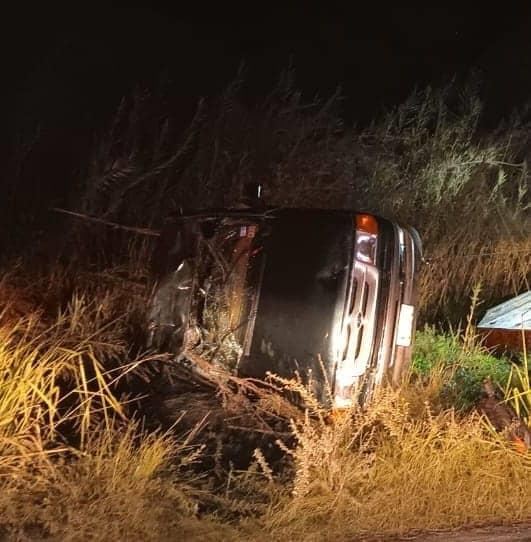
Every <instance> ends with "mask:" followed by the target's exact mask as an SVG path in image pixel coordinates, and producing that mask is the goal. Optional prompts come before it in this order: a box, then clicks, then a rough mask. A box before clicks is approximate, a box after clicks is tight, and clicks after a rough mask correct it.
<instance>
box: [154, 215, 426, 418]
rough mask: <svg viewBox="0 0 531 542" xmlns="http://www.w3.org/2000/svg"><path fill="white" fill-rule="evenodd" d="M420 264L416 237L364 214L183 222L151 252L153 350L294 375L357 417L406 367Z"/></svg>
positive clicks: (247, 371) (254, 372)
mask: <svg viewBox="0 0 531 542" xmlns="http://www.w3.org/2000/svg"><path fill="white" fill-rule="evenodd" d="M420 261H421V244H420V240H419V236H418V234H417V232H416V231H415V230H414V229H412V228H407V227H403V226H400V225H398V224H396V223H394V222H391V221H388V220H386V219H383V218H380V217H376V216H373V215H370V214H365V213H356V212H351V211H344V210H319V209H317V210H316V209H269V210H264V211H253V210H252V209H245V210H233V211H227V210H222V211H208V212H198V213H192V214H188V215H185V216H181V217H178V218H176V219H175V221H174V222H173V223H171V224H169V225H168V226H167V227H166V228H165V230H164V231H163V232H162V234H161V237H160V242H159V245H158V247H157V249H156V251H155V253H154V258H153V267H154V272H155V275H156V278H157V286H156V289H155V291H154V295H153V298H152V301H151V304H150V308H149V332H150V344H151V345H155V346H157V347H158V348H159V349H163V350H166V351H170V352H172V353H175V354H176V359H177V362H179V361H180V362H185V363H186V362H190V360H192V361H191V362H190V365H191V367H192V368H193V367H194V363H193V359H196V358H197V356H202V358H204V359H206V360H207V363H209V364H211V365H212V366H213V367H215V366H216V364H223V365H224V366H225V367H226V368H229V369H230V370H232V371H234V372H236V373H238V374H240V375H243V376H252V377H257V378H263V377H264V376H265V375H266V374H267V373H268V372H271V373H275V374H277V375H279V376H283V377H293V376H294V375H295V374H297V375H299V377H300V378H301V379H302V380H303V381H304V382H309V383H311V386H312V389H313V391H314V392H315V393H316V395H317V397H318V398H319V399H320V400H321V401H322V402H324V403H325V404H328V405H330V406H332V407H334V408H343V407H348V406H350V405H351V404H352V403H353V402H354V401H356V400H358V401H359V400H361V401H363V400H366V399H367V398H368V397H369V396H370V394H371V392H372V390H373V389H374V387H375V386H378V385H380V384H382V383H384V382H389V383H391V384H397V383H398V382H399V380H400V377H401V375H402V373H403V371H404V370H405V369H406V368H407V366H408V364H409V360H410V358H411V343H412V336H413V331H414V326H415V316H416V278H417V274H418V270H419V264H420ZM227 344H228V345H229V347H228V348H227ZM192 353H193V355H191V354H192ZM220 359H222V361H220Z"/></svg>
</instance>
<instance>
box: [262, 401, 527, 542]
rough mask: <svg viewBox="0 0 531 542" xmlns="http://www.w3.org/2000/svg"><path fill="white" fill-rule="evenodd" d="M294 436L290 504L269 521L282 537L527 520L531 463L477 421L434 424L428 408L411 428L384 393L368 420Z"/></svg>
mask: <svg viewBox="0 0 531 542" xmlns="http://www.w3.org/2000/svg"><path fill="white" fill-rule="evenodd" d="M294 430H295V432H296V435H297V439H298V446H297V448H296V449H295V451H294V461H295V467H296V474H295V478H294V481H293V491H292V496H291V497H290V498H289V499H287V500H286V501H284V503H282V504H280V505H279V506H277V507H276V508H274V509H273V510H272V511H271V512H270V513H269V515H268V516H267V517H266V518H265V519H264V522H265V523H264V524H265V526H266V529H267V530H268V531H269V530H270V531H271V532H272V533H273V534H274V536H275V537H279V538H280V537H286V538H289V539H291V540H334V539H340V540H343V539H346V538H348V536H354V535H360V534H375V533H387V534H390V533H393V534H397V533H404V532H408V531H412V530H429V529H441V528H442V529H445V528H453V527H457V526H461V525H470V524H476V523H489V522H492V523H497V522H499V523H501V522H504V521H509V522H511V521H518V520H523V519H527V518H528V517H529V514H528V510H529V506H530V505H531V501H530V497H529V493H528V491H527V487H528V484H529V482H530V479H531V462H530V460H529V458H528V457H527V456H521V455H519V454H517V453H516V452H514V451H512V450H511V449H510V448H509V447H508V446H505V445H504V444H503V443H501V442H497V441H496V440H493V439H492V437H491V436H490V435H489V433H488V431H487V430H486V429H485V425H484V423H483V422H482V421H481V420H480V418H479V417H478V416H477V415H470V416H467V417H465V418H459V417H456V415H455V414H454V412H453V411H446V412H442V413H440V414H438V415H433V414H431V412H430V409H429V406H428V405H426V408H425V411H424V415H423V416H422V417H420V418H419V417H415V418H413V417H411V415H410V412H409V407H408V404H407V402H405V401H404V400H403V399H402V398H401V396H400V395H399V394H397V393H396V392H390V391H385V392H383V393H382V394H381V395H380V396H379V397H378V398H377V399H376V401H375V403H374V404H373V406H372V407H371V408H370V409H369V410H368V411H367V412H365V413H361V412H354V413H352V417H345V418H344V419H342V420H340V421H338V422H337V423H336V424H334V425H324V424H317V426H316V425H315V424H311V423H309V422H306V423H305V424H303V425H301V426H299V427H296V428H295V429H294ZM323 533H326V534H325V535H324V534H323Z"/></svg>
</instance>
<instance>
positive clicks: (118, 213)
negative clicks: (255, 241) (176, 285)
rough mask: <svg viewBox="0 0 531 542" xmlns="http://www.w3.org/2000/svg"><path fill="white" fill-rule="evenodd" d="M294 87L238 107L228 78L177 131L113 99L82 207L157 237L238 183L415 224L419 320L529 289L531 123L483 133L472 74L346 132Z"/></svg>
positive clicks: (297, 201) (289, 79) (136, 103)
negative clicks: (474, 298)
mask: <svg viewBox="0 0 531 542" xmlns="http://www.w3.org/2000/svg"><path fill="white" fill-rule="evenodd" d="M294 80H295V79H294V73H293V71H291V70H287V71H285V72H284V73H283V74H282V76H281V78H280V80H279V83H278V85H277V86H276V88H274V89H273V91H272V92H271V93H270V95H269V96H268V97H267V98H266V99H265V100H264V101H263V102H262V103H259V104H255V105H254V106H249V105H244V104H243V102H242V100H241V99H240V90H241V88H242V86H243V85H244V78H243V74H240V75H239V76H238V78H237V79H236V80H235V81H234V82H233V83H232V84H231V85H229V86H228V88H227V89H226V91H225V92H224V93H223V94H222V95H221V96H220V97H219V98H218V99H216V100H210V101H208V102H207V101H202V102H201V103H200V104H199V106H198V109H197V112H196V115H195V117H194V119H193V121H192V122H191V124H190V125H189V127H188V129H187V130H185V131H184V132H183V131H179V130H178V129H177V127H176V119H172V118H171V117H169V116H167V115H164V114H163V113H162V112H161V111H160V104H159V102H158V97H157V96H153V95H150V94H149V93H142V94H138V95H136V96H134V97H133V98H132V99H131V100H124V101H123V102H122V104H121V105H120V108H119V110H118V111H117V114H116V117H115V119H114V122H113V123H112V126H111V127H110V129H109V131H108V132H107V133H106V134H104V135H103V136H102V137H100V138H99V140H98V141H99V142H98V146H97V148H96V149H95V152H94V155H93V159H92V160H91V162H90V165H89V167H88V170H87V172H86V175H85V178H84V180H83V183H84V187H85V188H84V191H83V192H82V196H81V200H82V203H81V205H80V207H81V208H82V210H83V211H85V212H87V213H88V214H91V215H94V216H98V217H103V218H107V219H112V220H115V221H118V222H122V223H124V224H127V225H139V226H151V227H160V226H161V224H162V223H163V221H164V219H166V218H167V217H168V216H170V215H172V214H173V213H176V212H178V211H179V209H187V208H204V207H209V206H210V207H212V206H214V207H216V206H217V207H219V206H230V205H234V204H235V203H238V201H240V200H241V197H242V192H243V187H244V185H245V183H248V182H253V183H255V182H260V183H262V185H263V193H264V200H265V202H266V203H267V204H269V205H272V206H279V205H280V206H285V205H288V206H306V207H315V206H319V207H329V208H345V207H347V208H354V209H362V210H368V211H372V212H375V213H379V214H382V215H383V216H387V217H390V218H393V219H397V220H400V221H402V222H405V223H409V224H412V225H413V226H415V227H416V228H417V229H418V230H419V232H420V233H421V236H422V238H423V241H424V246H425V252H426V256H427V257H428V258H429V260H430V262H431V263H430V266H429V267H426V268H425V270H424V271H423V274H422V278H421V306H422V310H423V314H424V315H425V316H426V317H429V318H433V317H435V316H438V317H441V316H444V317H448V316H452V317H455V316H456V315H457V316H460V315H461V316H462V315H463V314H464V313H465V312H466V303H463V301H462V300H463V299H466V298H467V297H468V292H469V291H471V289H472V287H473V286H474V285H475V284H476V283H477V282H479V281H481V282H482V283H483V288H484V289H483V294H484V297H485V298H486V299H487V300H492V299H495V298H500V297H505V296H508V295H510V294H513V293H515V292H518V291H521V290H523V289H526V288H529V286H530V279H531V276H530V272H529V269H530V268H531V245H530V238H531V212H530V209H531V201H530V193H529V186H530V177H529V171H528V168H527V162H528V159H529V148H530V147H529V141H530V136H531V127H530V126H529V124H527V123H526V122H524V121H523V120H521V119H520V118H519V117H518V115H514V116H513V117H512V118H511V119H510V120H509V121H506V122H502V123H501V124H500V125H499V127H498V128H497V129H494V130H491V131H485V130H484V129H482V128H481V114H482V104H481V100H480V98H479V96H480V93H481V90H480V85H478V84H477V83H476V82H475V80H474V78H473V77H472V78H471V81H470V82H469V83H468V84H465V85H461V86H458V85H457V84H456V83H451V84H449V85H447V86H445V87H442V88H439V89H432V88H426V89H424V90H418V91H415V92H414V93H413V94H412V95H411V96H410V97H409V98H408V99H407V100H406V101H405V102H404V103H403V104H401V105H400V106H398V107H396V108H394V109H392V110H390V111H388V112H387V113H385V114H383V115H380V116H379V117H377V118H376V119H375V120H374V122H373V123H372V124H371V125H369V126H366V127H352V126H347V125H345V123H344V122H343V121H342V120H341V114H340V110H341V100H342V97H341V96H340V95H339V94H334V95H333V96H331V97H330V98H329V99H328V100H326V101H320V100H315V101H308V100H305V99H304V98H303V97H302V95H301V93H300V92H298V91H297V90H296V87H295V84H294ZM154 111H156V112H157V114H156V115H154V114H153V112H154ZM99 234H100V233H98V235H99Z"/></svg>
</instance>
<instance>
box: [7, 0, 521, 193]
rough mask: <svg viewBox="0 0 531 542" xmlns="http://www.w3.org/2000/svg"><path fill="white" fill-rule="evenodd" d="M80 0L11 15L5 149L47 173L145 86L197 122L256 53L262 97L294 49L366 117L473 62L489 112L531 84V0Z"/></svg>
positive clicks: (255, 78)
mask: <svg viewBox="0 0 531 542" xmlns="http://www.w3.org/2000/svg"><path fill="white" fill-rule="evenodd" d="M76 4H77V3H74V2H72V3H70V4H64V5H61V4H59V3H53V5H52V4H50V3H35V5H33V4H31V3H26V4H19V5H18V7H17V8H16V12H14V11H12V12H11V13H9V14H8V13H4V17H3V18H2V21H3V22H2V25H3V32H2V36H3V41H4V43H3V44H2V51H3V54H4V55H5V60H4V62H3V73H4V78H3V80H4V82H3V91H4V93H5V98H4V100H2V109H3V111H2V117H3V118H4V122H3V123H2V138H3V142H4V144H3V145H2V148H3V156H2V159H3V163H4V165H5V164H8V163H10V161H12V159H13V157H14V156H15V155H20V154H21V148H29V147H31V160H30V159H29V158H28V161H30V162H31V164H32V165H31V166H30V165H27V166H26V170H27V171H28V168H29V171H30V172H31V174H32V175H35V179H36V180H35V182H38V183H40V184H41V185H42V183H51V184H53V185H54V186H60V185H61V183H63V182H68V179H69V178H70V177H72V176H74V175H75V174H76V171H78V170H79V168H80V167H81V164H83V163H84V162H85V161H86V159H87V156H88V154H89V153H90V148H91V146H92V144H93V142H94V137H95V134H97V133H98V131H99V130H100V131H101V130H103V129H104V127H105V125H106V124H107V123H108V122H109V119H110V117H111V115H112V113H113V112H114V111H115V109H116V107H117V106H118V103H119V101H120V99H121V98H122V97H123V96H128V95H130V94H131V92H132V91H133V89H134V88H135V87H137V86H140V87H147V88H152V89H157V88H160V87H161V86H163V87H164V88H165V95H166V97H167V101H168V104H167V107H168V110H169V111H171V112H172V114H173V115H174V116H175V117H176V118H177V119H179V118H182V121H183V124H184V123H185V122H186V121H187V120H188V118H189V117H190V113H191V112H192V111H193V109H194V106H195V104H196V102H197V99H198V98H199V97H200V96H206V97H209V96H214V95H216V94H218V93H219V92H220V91H221V90H222V89H223V88H224V87H225V86H226V84H227V83H228V82H230V81H231V79H233V77H234V76H235V74H236V73H237V69H238V66H239V64H240V63H241V62H242V61H244V62H245V66H246V71H245V73H246V81H247V83H246V86H245V88H244V91H243V96H244V98H245V99H246V100H248V101H249V102H253V101H255V100H257V99H259V98H260V97H262V96H263V95H265V94H267V93H268V92H269V91H270V90H271V89H272V88H273V86H274V84H275V82H276V80H277V78H278V74H279V72H280V71H281V70H282V69H283V68H285V67H286V66H287V65H288V63H289V62H290V59H291V61H292V63H293V66H294V67H295V70H296V74H297V79H296V84H297V86H298V87H299V88H300V89H301V91H302V92H303V94H304V96H306V97H307V98H308V99H311V98H313V97H314V96H315V95H316V94H317V95H319V96H322V97H327V96H328V95H330V94H331V93H332V92H333V91H334V90H335V89H336V87H337V86H338V85H340V86H341V87H342V92H343V95H344V96H345V100H344V102H343V107H344V109H343V115H344V117H345V119H346V120H347V122H352V123H358V124H363V123H366V122H368V121H369V120H370V119H372V118H373V117H374V116H375V115H376V114H377V113H379V112H380V111H382V108H384V107H391V106H393V105H395V104H397V103H400V102H401V101H402V100H403V99H404V98H406V97H407V95H408V94H409V93H410V92H411V91H412V90H413V89H414V88H415V87H424V86H425V85H427V84H432V85H440V84H443V83H445V82H447V81H448V80H449V79H450V78H451V77H453V76H454V75H457V76H458V77H465V76H466V75H467V74H468V73H469V72H470V70H471V69H472V68H473V67H477V68H479V72H480V74H481V76H482V78H483V81H484V85H483V90H482V92H483V98H484V100H485V102H486V116H485V123H486V125H492V124H494V123H495V122H497V120H498V119H499V118H500V117H501V116H503V115H506V114H508V113H509V112H510V111H511V110H512V109H513V108H514V107H515V106H519V105H521V104H522V103H524V102H525V101H526V100H527V99H528V97H529V93H530V89H531V69H530V68H531V60H530V55H531V43H530V42H531V39H530V32H529V30H530V29H531V5H530V3H529V2H522V1H509V2H504V3H503V5H501V4H499V3H492V4H490V5H487V4H486V3H475V2H464V1H462V2H459V3H457V2H456V3H437V4H435V3H432V2H424V4H417V3H412V2H401V3H398V2H393V3H389V4H386V3H383V2H366V3H363V4H361V3H359V6H362V7H356V6H357V5H358V4H357V3H355V2H349V3H345V4H344V7H341V4H339V5H336V6H335V5H333V4H332V3H329V2H320V3H319V4H315V6H317V5H320V6H321V7H310V6H312V4H310V3H304V4H299V5H298V6H297V4H295V3H291V4H289V5H287V6H286V5H284V6H282V7H277V8H275V7H271V6H274V4H271V5H270V4H268V3H247V5H246V7H244V8H236V7H230V4H228V3H216V4H215V5H214V7H212V6H210V3H208V2H203V3H198V5H197V6H196V7H190V5H187V7H186V8H183V7H182V5H180V3H178V2H175V3H174V4H173V5H172V6H165V5H164V4H158V5H157V3H156V2H155V3H150V5H148V3H146V5H145V6H144V7H142V6H140V5H137V6H133V5H132V4H125V3H124V4H116V3H115V4H113V5H112V6H111V5H107V6H102V5H98V4H97V3H83V4H78V5H76ZM345 6H348V7H345ZM6 170H7V171H9V175H13V169H12V168H11V169H8V168H4V171H6ZM50 186H51V185H50ZM25 189H27V188H25Z"/></svg>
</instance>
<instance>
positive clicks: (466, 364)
mask: <svg viewBox="0 0 531 542" xmlns="http://www.w3.org/2000/svg"><path fill="white" fill-rule="evenodd" d="M415 341H416V342H415V349H414V353H413V360H412V367H411V372H412V375H413V376H414V377H417V378H420V379H424V380H429V379H430V378H432V375H433V373H434V372H437V371H442V372H444V373H446V376H445V377H444V379H443V382H442V386H441V389H440V395H441V399H442V400H443V402H444V403H445V404H446V405H447V406H451V405H454V406H455V407H456V408H458V409H460V410H467V409H470V408H471V407H472V406H474V404H475V403H476V402H477V401H478V399H480V397H481V395H482V393H483V382H484V381H485V379H487V378H489V379H490V380H491V381H492V382H493V384H494V386H495V387H498V388H500V389H502V390H503V389H504V388H505V386H506V384H507V381H508V378H509V375H510V373H511V364H510V362H509V361H508V360H506V359H503V358H498V357H495V356H493V355H491V354H489V353H488V352H487V351H486V350H485V349H484V348H482V347H481V345H479V344H475V345H473V346H472V347H471V348H465V346H464V344H463V341H462V339H461V338H460V336H459V334H457V333H453V334H444V333H441V332H437V331H436V330H435V329H434V328H433V327H425V328H424V330H423V331H419V332H417V335H416V338H415Z"/></svg>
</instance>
